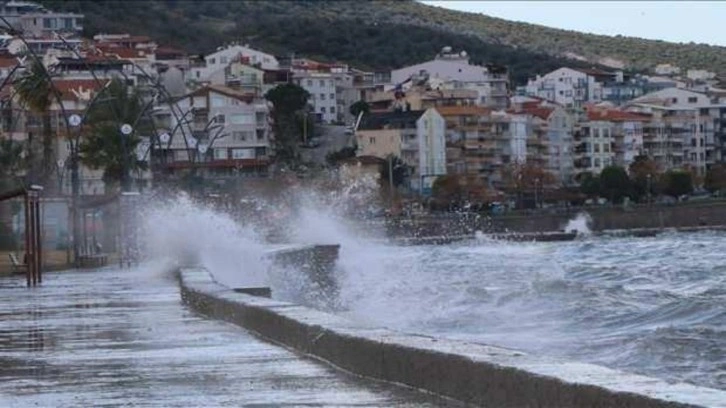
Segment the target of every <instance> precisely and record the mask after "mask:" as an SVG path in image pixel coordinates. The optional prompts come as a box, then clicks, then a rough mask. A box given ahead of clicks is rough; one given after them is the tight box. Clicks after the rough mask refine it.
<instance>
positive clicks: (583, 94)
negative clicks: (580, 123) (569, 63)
mask: <svg viewBox="0 0 726 408" xmlns="http://www.w3.org/2000/svg"><path fill="white" fill-rule="evenodd" d="M614 77H615V74H613V73H609V72H604V71H600V70H595V69H574V68H567V67H563V68H559V69H556V70H554V71H552V72H550V73H547V74H545V75H541V76H540V75H537V77H536V78H535V79H530V80H529V81H528V82H527V85H526V87H524V94H525V95H527V96H536V97H539V98H543V99H546V100H550V101H554V102H557V103H559V104H560V105H562V106H564V107H565V108H582V107H583V106H584V104H585V103H587V102H600V101H602V100H603V82H606V81H611V80H613V79H614Z"/></svg>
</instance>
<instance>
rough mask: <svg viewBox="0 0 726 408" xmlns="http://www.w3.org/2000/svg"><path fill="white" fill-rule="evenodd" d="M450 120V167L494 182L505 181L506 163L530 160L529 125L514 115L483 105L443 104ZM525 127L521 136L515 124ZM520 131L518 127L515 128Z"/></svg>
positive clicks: (448, 142)
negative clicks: (517, 132) (527, 147)
mask: <svg viewBox="0 0 726 408" xmlns="http://www.w3.org/2000/svg"><path fill="white" fill-rule="evenodd" d="M436 110H437V111H438V112H439V113H440V114H441V116H442V117H443V118H444V120H445V122H446V158H447V171H448V173H451V174H465V175H469V176H477V177H481V178H482V179H483V180H484V181H485V182H486V183H487V184H489V185H490V186H497V185H499V184H501V183H502V182H503V179H502V177H503V175H502V170H503V168H504V166H506V165H507V164H509V163H513V162H523V161H525V160H526V137H527V131H528V130H527V128H526V124H525V126H519V124H518V120H517V119H515V124H512V123H511V122H512V118H511V117H510V115H508V114H506V113H503V112H497V111H493V110H492V109H490V108H485V107H481V106H441V107H437V108H436ZM518 127H521V129H520V130H521V132H519V133H521V134H520V135H519V137H515V136H514V135H513V131H512V128H518ZM515 132H516V130H515Z"/></svg>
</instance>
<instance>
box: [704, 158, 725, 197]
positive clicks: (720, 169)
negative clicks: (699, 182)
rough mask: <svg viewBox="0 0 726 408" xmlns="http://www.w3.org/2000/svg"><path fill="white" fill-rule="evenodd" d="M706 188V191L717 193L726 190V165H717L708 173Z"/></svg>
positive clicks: (705, 182)
mask: <svg viewBox="0 0 726 408" xmlns="http://www.w3.org/2000/svg"><path fill="white" fill-rule="evenodd" d="M704 187H705V188H706V190H708V191H710V192H712V193H715V192H717V191H721V190H723V189H726V165H725V164H723V163H716V164H714V165H712V166H711V167H710V168H709V169H708V170H707V171H706V177H705V179H704Z"/></svg>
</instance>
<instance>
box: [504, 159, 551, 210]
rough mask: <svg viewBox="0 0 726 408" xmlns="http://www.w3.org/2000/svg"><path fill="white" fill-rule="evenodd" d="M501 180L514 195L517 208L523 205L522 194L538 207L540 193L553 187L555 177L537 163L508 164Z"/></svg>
mask: <svg viewBox="0 0 726 408" xmlns="http://www.w3.org/2000/svg"><path fill="white" fill-rule="evenodd" d="M502 178H503V180H504V183H505V186H506V189H507V190H509V192H510V193H516V195H517V202H518V206H521V205H523V202H522V198H523V195H524V194H526V195H527V196H529V197H530V198H531V199H532V200H533V202H534V204H535V207H536V206H538V205H539V203H538V202H539V201H540V199H541V197H542V193H543V192H544V191H545V190H546V189H551V188H553V187H555V177H554V176H553V175H552V173H550V172H548V171H547V170H545V169H544V167H542V166H541V165H539V164H537V163H531V162H530V163H520V162H514V163H510V164H509V165H507V166H506V167H505V168H504V169H503V170H502Z"/></svg>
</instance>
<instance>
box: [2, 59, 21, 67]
mask: <svg viewBox="0 0 726 408" xmlns="http://www.w3.org/2000/svg"><path fill="white" fill-rule="evenodd" d="M16 65H18V60H17V59H16V58H10V57H0V68H10V67H14V66H16Z"/></svg>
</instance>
